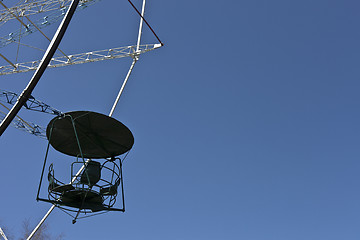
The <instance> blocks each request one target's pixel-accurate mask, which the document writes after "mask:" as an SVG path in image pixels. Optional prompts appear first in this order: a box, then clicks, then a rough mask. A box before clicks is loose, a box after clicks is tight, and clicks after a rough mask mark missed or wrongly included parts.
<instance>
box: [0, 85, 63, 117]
mask: <svg viewBox="0 0 360 240" xmlns="http://www.w3.org/2000/svg"><path fill="white" fill-rule="evenodd" d="M18 97H19V95H18V94H16V93H13V92H9V91H5V90H0V102H4V103H8V104H11V105H14V104H15V103H16V101H17V99H18ZM24 107H25V108H26V109H28V110H33V111H37V112H43V113H49V114H53V115H57V116H59V115H61V114H62V112H61V111H59V110H57V109H55V108H53V107H51V106H49V105H47V104H46V103H43V102H41V101H39V100H36V99H35V98H34V97H32V96H31V97H29V98H28V100H27V101H26V102H25V104H24Z"/></svg>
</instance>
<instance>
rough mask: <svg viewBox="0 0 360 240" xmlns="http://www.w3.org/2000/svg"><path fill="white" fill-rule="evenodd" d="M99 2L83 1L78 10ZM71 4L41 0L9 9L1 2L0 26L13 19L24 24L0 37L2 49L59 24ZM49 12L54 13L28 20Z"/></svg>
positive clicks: (67, 0)
mask: <svg viewBox="0 0 360 240" xmlns="http://www.w3.org/2000/svg"><path fill="white" fill-rule="evenodd" d="M98 1H100V0H81V1H80V3H79V5H78V7H77V10H81V9H84V8H86V7H88V6H90V5H92V4H94V3H96V2H98ZM27 2H29V1H27ZM70 2H71V0H40V1H31V2H29V3H27V4H23V5H18V6H15V7H11V8H7V7H6V6H5V5H4V4H3V3H2V2H1V0H0V4H1V5H3V7H4V8H5V9H3V10H1V11H0V26H1V25H3V24H4V23H6V22H7V21H9V20H11V19H17V20H18V21H19V22H20V23H21V24H22V27H21V28H19V29H18V30H16V31H13V32H9V33H8V35H6V36H3V37H0V48H2V47H5V46H6V45H8V44H11V43H18V40H19V39H20V38H22V37H24V36H27V35H29V34H31V33H34V32H37V31H39V30H40V29H42V28H45V27H47V26H49V25H51V24H53V23H55V22H58V21H59V20H61V19H62V18H63V17H64V15H65V13H66V10H67V8H68V7H69V4H70ZM49 11H52V12H51V13H50V14H49V15H47V16H45V17H43V18H41V19H38V20H36V21H31V20H30V19H29V18H28V16H29V15H35V14H38V13H44V12H49ZM24 17H25V19H24Z"/></svg>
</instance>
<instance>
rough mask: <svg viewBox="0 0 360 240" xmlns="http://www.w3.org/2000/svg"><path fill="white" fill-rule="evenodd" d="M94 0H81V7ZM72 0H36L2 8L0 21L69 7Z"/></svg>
mask: <svg viewBox="0 0 360 240" xmlns="http://www.w3.org/2000/svg"><path fill="white" fill-rule="evenodd" d="M93 1H94V0H80V2H79V7H83V6H85V5H86V4H88V3H90V2H93ZM70 3H71V0H36V1H25V3H23V4H20V5H17V6H14V7H10V8H7V9H3V10H0V22H7V21H9V20H11V19H14V18H16V17H19V18H20V17H23V16H30V15H34V14H38V13H44V12H49V11H53V10H58V9H64V8H65V7H68V6H69V5H70Z"/></svg>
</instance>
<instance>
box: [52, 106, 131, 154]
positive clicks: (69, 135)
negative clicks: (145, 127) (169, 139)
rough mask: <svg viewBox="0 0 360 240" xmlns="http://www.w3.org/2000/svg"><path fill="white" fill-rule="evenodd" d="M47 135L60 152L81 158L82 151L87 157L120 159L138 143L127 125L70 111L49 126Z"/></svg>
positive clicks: (81, 112)
mask: <svg viewBox="0 0 360 240" xmlns="http://www.w3.org/2000/svg"><path fill="white" fill-rule="evenodd" d="M46 136H47V138H48V140H49V142H50V144H51V145H52V146H53V147H54V148H55V149H56V150H57V151H59V152H62V153H64V154H67V155H70V156H79V157H81V152H82V155H83V157H84V158H108V157H114V156H118V155H121V154H123V153H125V152H127V151H129V150H130V149H131V148H132V146H133V144H134V137H133V135H132V133H131V131H130V130H129V129H128V128H127V127H126V126H125V125H124V124H122V123H121V122H119V121H117V120H116V119H114V118H111V117H108V116H106V115H103V114H100V113H95V112H89V111H75V112H68V113H65V116H58V117H55V118H54V119H52V120H51V121H50V123H49V124H48V126H47V129H46ZM78 141H79V143H80V147H81V151H80V148H79V145H78Z"/></svg>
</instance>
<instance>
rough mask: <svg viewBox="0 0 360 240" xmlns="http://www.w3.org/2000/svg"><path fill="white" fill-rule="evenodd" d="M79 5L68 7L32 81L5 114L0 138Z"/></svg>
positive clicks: (43, 69) (77, 0) (72, 4)
mask: <svg viewBox="0 0 360 240" xmlns="http://www.w3.org/2000/svg"><path fill="white" fill-rule="evenodd" d="M78 4H79V0H73V1H72V3H71V6H70V7H69V9H68V11H67V13H66V15H65V17H64V19H63V21H62V22H61V24H60V26H59V27H58V29H57V31H56V33H55V35H54V37H53V39H52V41H51V43H50V44H49V47H48V49H47V50H46V52H45V54H44V56H43V58H42V59H41V61H40V64H39V67H38V68H37V70H36V72H35V73H34V75H33V77H32V79H31V80H30V82H29V83H28V85H27V86H26V88H25V89H24V91H23V92H22V93H21V94H20V96H19V97H18V99H17V101H16V103H15V104H14V106H13V107H12V109H11V110H10V112H9V113H8V114H7V116H6V117H5V119H4V120H3V121H2V122H1V124H0V136H1V135H2V134H3V133H4V132H5V130H6V128H7V127H8V126H9V125H10V123H11V121H12V120H13V119H14V118H15V116H16V115H17V114H18V112H19V111H20V109H21V107H22V106H23V105H24V104H25V102H26V101H27V100H28V98H29V97H30V96H31V93H32V91H33V90H34V88H35V86H36V84H37V83H38V82H39V80H40V78H41V76H42V75H43V73H44V72H45V69H46V68H47V66H48V65H49V63H50V61H51V58H52V57H53V56H54V54H55V52H56V49H57V48H58V46H59V44H60V42H61V39H62V38H63V36H64V34H65V32H66V29H67V27H68V26H69V23H70V21H71V18H72V16H73V15H74V12H75V10H76V7H77V5H78Z"/></svg>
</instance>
